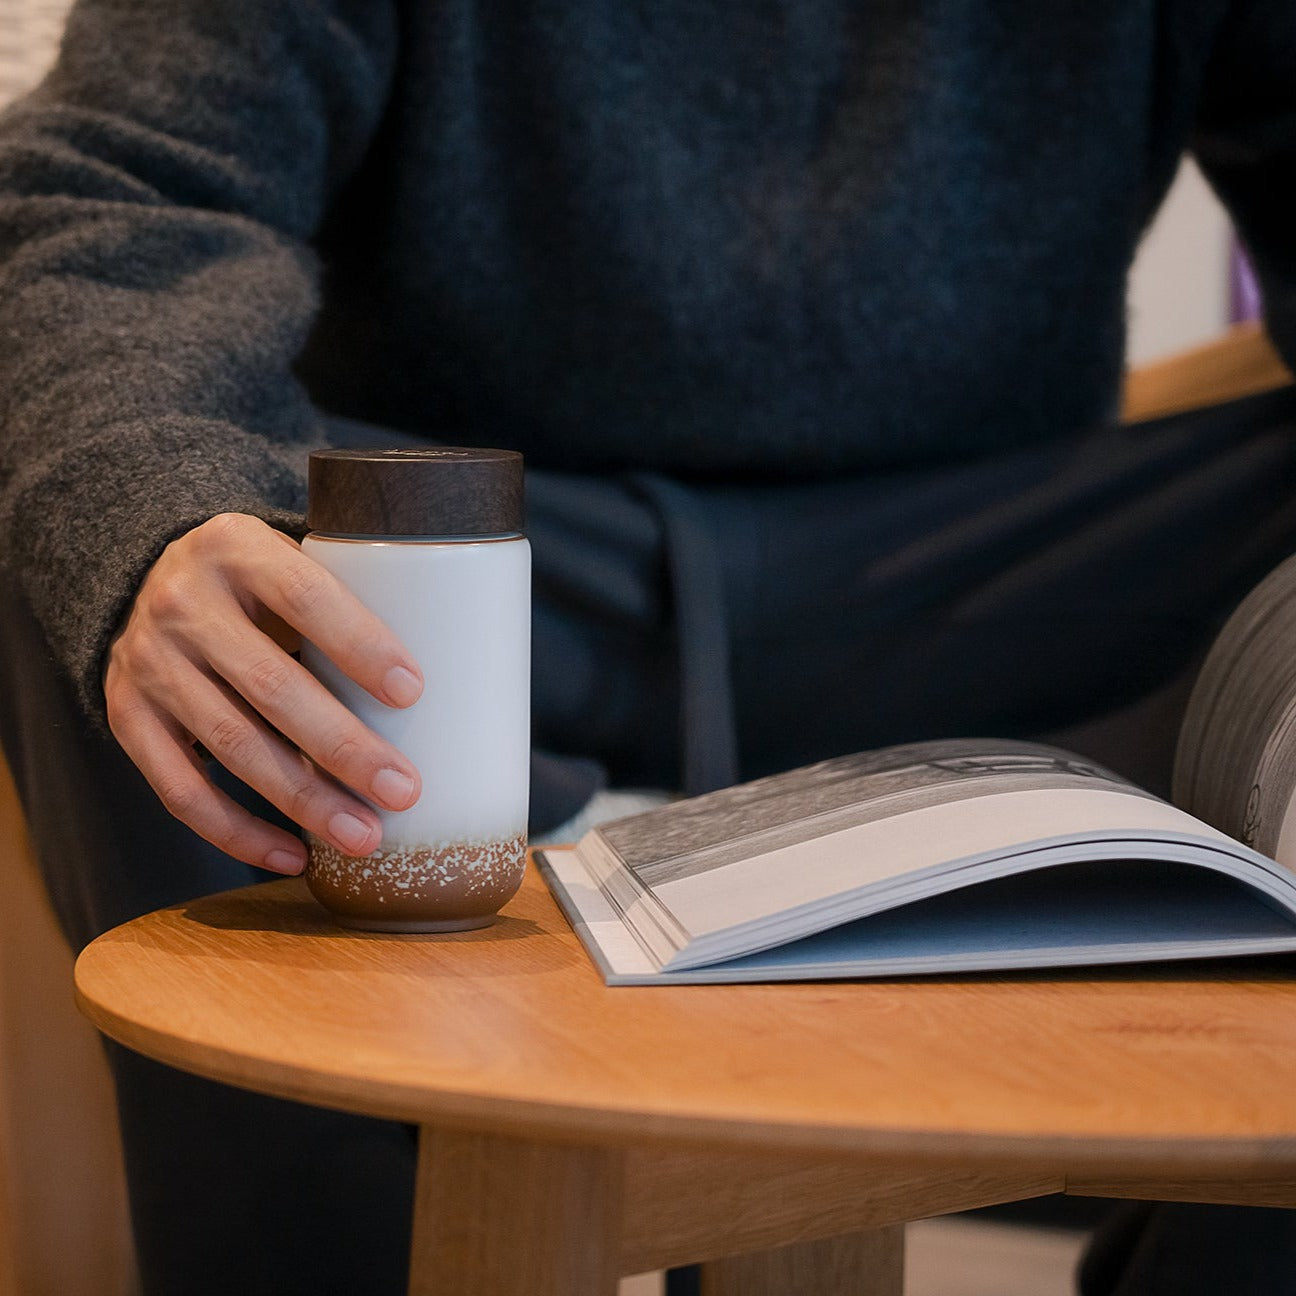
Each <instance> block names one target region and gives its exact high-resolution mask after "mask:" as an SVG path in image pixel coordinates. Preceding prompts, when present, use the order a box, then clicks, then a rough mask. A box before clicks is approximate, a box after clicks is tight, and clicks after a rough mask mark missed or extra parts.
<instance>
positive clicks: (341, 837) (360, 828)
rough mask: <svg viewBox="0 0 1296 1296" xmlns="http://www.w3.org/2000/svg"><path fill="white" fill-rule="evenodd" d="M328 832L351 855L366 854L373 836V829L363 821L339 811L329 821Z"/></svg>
mask: <svg viewBox="0 0 1296 1296" xmlns="http://www.w3.org/2000/svg"><path fill="white" fill-rule="evenodd" d="M328 830H329V836H330V837H332V838H333V840H334V841H335V842H336V843H337V844H338V845H339V846H341V847H342V849H343V850H344V851H346V852H347V854H349V855H360V854H363V853H365V850H366V848H367V847H368V845H369V839H370V838H371V837H372V836H373V829H372V828H370V827H369V825H368V824H367V823H365V821H364V820H363V819H357V818H356V816H355V815H353V814H347V813H346V812H345V811H339V812H338V813H337V814H335V815H334V816H333V818H332V819H330V820H329V821H328ZM376 844H377V843H375V845H376Z"/></svg>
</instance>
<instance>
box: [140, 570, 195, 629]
mask: <svg viewBox="0 0 1296 1296" xmlns="http://www.w3.org/2000/svg"><path fill="white" fill-rule="evenodd" d="M195 602H196V600H195V597H194V588H193V582H192V581H190V580H189V578H188V577H187V576H186V575H185V574H184V573H183V572H179V571H174V570H172V571H157V572H155V573H154V574H153V576H152V578H151V579H150V580H149V583H148V591H147V606H148V611H149V613H150V614H151V615H152V616H153V617H154V619H156V620H158V621H162V622H165V623H168V624H174V623H175V622H177V621H182V620H184V619H185V618H186V617H188V616H189V615H190V614H191V613H192V611H193V609H194V606H195Z"/></svg>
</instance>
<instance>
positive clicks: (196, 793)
mask: <svg viewBox="0 0 1296 1296" xmlns="http://www.w3.org/2000/svg"><path fill="white" fill-rule="evenodd" d="M157 794H158V799H159V800H160V801H161V802H162V805H163V806H164V807H165V808H166V811H167V813H168V814H170V815H171V816H172V817H173V818H176V819H179V820H180V821H181V822H182V823H188V822H189V821H190V820H191V819H192V818H193V817H194V815H195V812H196V810H197V809H198V805H199V802H200V801H201V800H202V794H203V789H202V788H201V787H200V786H199V785H198V784H197V783H196V782H195V781H194V780H193V779H187V778H177V777H171V778H164V779H161V780H160V781H159V782H158V786H157Z"/></svg>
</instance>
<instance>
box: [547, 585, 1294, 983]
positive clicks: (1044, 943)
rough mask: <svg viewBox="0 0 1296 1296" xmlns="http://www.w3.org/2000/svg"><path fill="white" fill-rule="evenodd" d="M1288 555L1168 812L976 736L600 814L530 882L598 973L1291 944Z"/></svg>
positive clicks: (1229, 628) (1119, 785)
mask: <svg viewBox="0 0 1296 1296" xmlns="http://www.w3.org/2000/svg"><path fill="white" fill-rule="evenodd" d="M1294 646H1296V560H1293V561H1292V562H1289V563H1287V564H1284V565H1283V567H1280V568H1279V569H1278V570H1277V571H1275V572H1274V573H1273V575H1271V576H1270V577H1269V578H1268V579H1267V580H1266V581H1265V582H1264V583H1263V584H1262V585H1261V586H1260V587H1258V588H1257V589H1256V590H1255V591H1254V592H1253V593H1252V594H1251V596H1250V597H1249V598H1248V599H1247V600H1246V602H1244V603H1243V604H1242V605H1241V606H1240V607H1239V608H1238V610H1237V612H1236V613H1235V614H1234V615H1233V617H1232V618H1230V620H1229V622H1228V624H1227V625H1226V626H1225V628H1224V630H1223V632H1222V633H1221V635H1220V637H1219V639H1218V640H1217V641H1216V643H1215V645H1214V646H1213V648H1212V649H1211V653H1210V655H1209V657H1208V659H1207V661H1206V663H1205V665H1204V666H1203V669H1202V672H1201V675H1200V677H1199V679H1198V682H1197V685H1196V688H1195V689H1194V693H1193V697H1192V699H1191V701H1190V703H1189V707H1188V712H1187V715H1186V717H1185V720H1184V725H1183V730H1182V735H1181V738H1180V744H1179V751H1178V754H1177V758H1176V773H1175V788H1174V798H1175V801H1176V802H1177V803H1178V804H1177V805H1170V804H1168V803H1166V802H1164V801H1162V800H1160V799H1159V798H1157V797H1154V796H1152V795H1151V794H1150V793H1148V792H1145V791H1143V790H1142V789H1140V788H1138V787H1136V786H1134V785H1133V784H1131V783H1129V782H1128V781H1126V780H1124V779H1122V778H1120V777H1119V776H1118V775H1115V774H1113V773H1111V772H1110V771H1108V770H1105V769H1103V768H1101V767H1100V766H1097V765H1095V764H1094V763H1092V762H1090V761H1088V760H1085V759H1084V758H1083V757H1081V756H1077V755H1075V754H1073V753H1070V752H1066V751H1062V750H1060V749H1057V748H1052V747H1046V746H1042V745H1039V744H1034V743H1024V742H1016V741H999V740H983V739H956V740H950V741H937V742H924V743H914V744H908V745H904V746H899V747H890V748H886V749H883V750H880V751H874V752H865V753H861V754H858V755H853V756H843V757H838V758H835V759H832V760H827V761H822V762H820V763H819V764H816V765H811V766H807V767H806V768H804V769H799V770H792V771H789V772H787V773H783V774H776V775H773V776H771V777H769V778H763V779H757V780H755V781H754V782H751V783H745V784H741V785H739V786H737V787H732V788H725V789H723V790H721V791H718V792H711V793H708V794H706V795H705V796H700V797H693V798H690V799H688V800H682V801H676V802H674V803H671V804H668V805H665V806H661V807H659V808H657V809H653V810H649V811H647V812H646V813H643V814H638V815H633V816H631V817H629V818H625V819H619V820H616V821H614V822H611V823H605V824H602V825H600V826H598V827H596V828H594V829H592V830H591V831H590V832H589V833H587V834H586V835H585V836H584V837H583V838H582V839H581V841H580V842H579V843H578V844H577V845H576V846H575V848H574V849H563V848H560V849H554V848H546V849H544V850H540V851H537V852H536V861H537V864H538V865H539V868H540V870H541V872H542V873H543V875H544V877H545V879H546V880H547V882H548V883H549V886H550V888H551V889H552V890H553V892H554V895H555V896H556V897H557V900H558V902H559V904H560V905H561V906H562V908H563V910H564V912H565V913H566V915H567V917H568V919H569V920H570V922H571V923H572V925H573V927H574V928H575V930H576V932H577V934H578V935H579V937H580V938H581V940H582V942H583V943H584V944H585V947H586V948H587V949H588V951H589V953H590V955H591V956H592V957H593V959H594V961H595V963H596V964H597V965H598V967H599V968H600V970H601V971H602V973H603V975H604V978H605V979H606V980H607V982H608V983H609V984H638V983H679V982H716V981H779V980H802V979H810V978H830V977H865V976H893V975H911V974H917V973H936V972H963V971H977V970H990V969H1011V968H1029V967H1048V966H1064V965H1089V964H1100V963H1123V962H1142V961H1150V960H1166V959H1184V958H1200V957H1208V956H1210V957H1214V956H1222V955H1238V954H1265V953H1274V952H1279V951H1296V872H1293V871H1292V870H1293V869H1294V868H1296V805H1294V804H1293V802H1294V799H1296V651H1294V650H1293V649H1294Z"/></svg>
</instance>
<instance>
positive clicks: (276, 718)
mask: <svg viewBox="0 0 1296 1296" xmlns="http://www.w3.org/2000/svg"><path fill="white" fill-rule="evenodd" d="M207 660H208V662H209V663H210V665H211V667H212V668H213V669H214V670H215V672H216V674H217V675H218V676H219V677H221V678H222V679H225V680H228V681H229V683H230V684H231V685H232V686H233V688H234V689H236V690H237V691H238V693H239V694H240V696H241V697H242V698H243V699H245V701H246V702H247V703H248V704H249V705H250V706H251V708H252V710H253V712H254V713H255V714H257V715H260V716H263V717H264V718H265V719H266V720H268V721H269V722H270V724H271V725H272V726H273V727H274V728H275V729H276V730H278V731H279V732H280V733H282V734H283V735H284V736H285V737H286V738H288V739H289V740H290V741H291V742H292V743H294V744H296V746H297V747H298V748H300V749H301V750H302V751H304V752H306V753H307V754H308V755H309V756H310V757H311V759H312V760H313V761H314V762H315V763H316V764H317V765H319V766H321V767H322V768H323V769H325V770H327V771H328V772H329V773H330V774H332V775H333V776H334V777H335V778H336V779H337V780H338V781H339V782H341V783H344V784H345V785H346V786H347V787H350V788H354V789H355V790H356V791H357V792H359V793H360V794H361V795H362V796H364V797H366V798H367V799H369V800H371V801H374V802H377V803H378V804H379V805H381V806H384V807H386V808H387V809H389V810H405V809H408V808H409V807H410V806H411V805H413V804H414V802H415V801H417V800H418V797H419V793H420V791H421V785H420V781H419V775H418V771H417V770H416V769H415V768H414V766H413V765H412V764H411V763H410V762H409V761H408V760H407V759H406V758H405V757H404V756H403V755H401V753H400V752H399V751H397V750H396V748H395V747H393V746H392V745H391V744H390V743H388V742H385V741H383V740H382V739H380V738H378V737H377V736H376V735H375V734H374V733H373V732H372V731H371V730H370V729H368V728H366V727H365V725H363V724H362V723H361V722H360V721H359V720H358V719H357V718H356V717H355V716H354V715H353V714H352V713H351V712H350V711H348V710H347V709H346V707H344V706H343V705H342V704H341V703H340V702H339V701H338V700H337V699H336V698H335V697H334V696H333V695H332V694H331V693H330V692H329V691H328V690H327V689H326V688H325V687H324V686H323V685H322V684H321V683H320V682H319V681H318V680H317V679H315V677H314V676H313V675H311V674H310V672H309V671H307V670H306V669H305V668H304V667H303V666H301V665H300V664H299V663H298V662H295V661H294V660H293V659H292V658H291V657H289V656H287V655H286V654H285V653H284V652H282V651H281V650H280V649H279V648H278V646H277V645H276V644H275V643H274V642H273V640H271V639H269V638H268V637H266V636H265V635H263V634H261V633H260V632H259V631H257V630H256V629H254V628H252V627H250V626H243V627H239V626H234V627H231V630H230V633H229V634H228V635H227V636H226V637H225V638H223V639H221V640H219V641H217V642H216V643H214V644H212V645H211V646H210V650H209V652H208V657H207ZM195 719H196V722H197V723H198V724H204V723H208V724H209V723H210V721H205V720H204V719H202V718H199V717H195ZM194 731H195V732H198V730H197V729H195V730H194ZM207 746H208V749H209V750H211V752H212V754H213V755H216V756H217V757H218V759H220V760H221V763H222V764H226V761H225V760H224V758H223V757H221V756H220V755H219V753H218V752H217V751H216V749H215V748H214V747H212V746H211V744H210V743H208V744H207ZM235 772H236V773H238V772H239V771H237V770H236V771H235ZM240 777H242V775H241V774H240ZM256 786H257V787H258V788H259V787H260V786H261V785H260V784H259V783H258V784H256ZM273 799H274V798H273V797H272V798H271V800H273ZM275 804H278V802H276V803H275ZM288 813H290V814H292V811H288ZM292 817H293V818H294V819H297V816H296V815H295V814H293V816H292ZM297 821H298V822H299V823H304V822H305V821H304V820H301V819H298V820H297ZM322 835H327V834H322ZM350 853H352V854H355V853H356V852H354V851H352V852H350Z"/></svg>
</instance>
